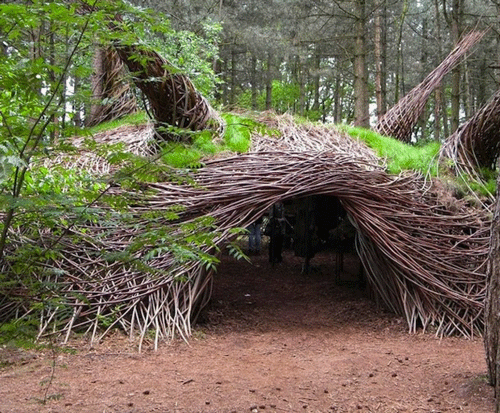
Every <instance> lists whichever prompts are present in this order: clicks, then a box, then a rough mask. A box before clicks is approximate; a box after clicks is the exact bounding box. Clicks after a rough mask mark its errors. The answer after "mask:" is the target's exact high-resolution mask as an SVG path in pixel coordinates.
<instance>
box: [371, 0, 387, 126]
mask: <svg viewBox="0 0 500 413" xmlns="http://www.w3.org/2000/svg"><path fill="white" fill-rule="evenodd" d="M385 12H386V5H385V0H377V4H376V14H375V29H374V30H375V47H374V52H375V96H376V102H377V117H378V120H380V119H381V118H382V116H384V114H385V112H387V100H386V84H385V82H386V73H385V58H386V54H385V51H386V47H387V44H386V40H387V39H386V36H385V30H384V27H385V24H384V23H385V22H383V20H385V16H386V13H385Z"/></svg>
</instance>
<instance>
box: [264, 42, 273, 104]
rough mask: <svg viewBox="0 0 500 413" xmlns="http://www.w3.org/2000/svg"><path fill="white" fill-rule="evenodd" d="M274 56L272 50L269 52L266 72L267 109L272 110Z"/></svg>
mask: <svg viewBox="0 0 500 413" xmlns="http://www.w3.org/2000/svg"><path fill="white" fill-rule="evenodd" d="M272 63H273V56H272V54H271V52H269V53H268V54H267V72H266V110H270V109H271V108H272V104H273V71H272Z"/></svg>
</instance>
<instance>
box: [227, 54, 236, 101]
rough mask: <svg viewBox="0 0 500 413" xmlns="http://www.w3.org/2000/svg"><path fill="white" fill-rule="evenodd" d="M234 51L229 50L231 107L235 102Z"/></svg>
mask: <svg viewBox="0 0 500 413" xmlns="http://www.w3.org/2000/svg"><path fill="white" fill-rule="evenodd" d="M236 62H237V58H236V50H235V49H234V47H233V48H232V49H231V87H230V88H229V106H233V105H234V104H235V101H236V84H237V81H236V64H237V63H236Z"/></svg>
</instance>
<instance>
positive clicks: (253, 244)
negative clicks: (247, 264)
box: [247, 217, 262, 255]
mask: <svg viewBox="0 0 500 413" xmlns="http://www.w3.org/2000/svg"><path fill="white" fill-rule="evenodd" d="M261 225H262V217H261V218H259V219H257V220H256V221H254V222H252V223H251V224H250V225H249V226H248V228H247V229H248V254H249V255H259V254H260V242H261V233H260V227H261Z"/></svg>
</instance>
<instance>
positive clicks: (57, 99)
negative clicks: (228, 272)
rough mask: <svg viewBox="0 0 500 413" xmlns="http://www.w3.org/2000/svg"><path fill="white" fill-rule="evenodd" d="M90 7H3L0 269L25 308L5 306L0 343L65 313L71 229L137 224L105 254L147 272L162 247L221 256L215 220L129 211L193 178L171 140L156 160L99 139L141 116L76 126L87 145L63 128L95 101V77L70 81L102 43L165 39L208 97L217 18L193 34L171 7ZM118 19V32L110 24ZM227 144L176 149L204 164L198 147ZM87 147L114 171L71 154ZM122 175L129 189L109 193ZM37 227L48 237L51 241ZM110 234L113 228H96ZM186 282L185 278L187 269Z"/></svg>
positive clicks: (42, 0) (198, 139)
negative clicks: (165, 11) (74, 162)
mask: <svg viewBox="0 0 500 413" xmlns="http://www.w3.org/2000/svg"><path fill="white" fill-rule="evenodd" d="M82 6H83V3H71V2H55V1H50V0H49V1H46V0H34V1H31V2H24V3H18V2H15V3H13V2H11V3H7V4H0V42H1V44H2V46H5V49H4V48H1V49H0V56H1V59H0V220H1V222H0V266H1V268H2V269H5V268H8V269H9V271H8V272H0V303H2V305H3V304H4V303H6V302H9V303H12V305H13V307H14V308H15V307H16V306H17V305H19V307H22V308H23V309H25V310H26V311H27V312H28V314H29V315H27V316H25V318H22V319H18V318H15V313H14V312H12V313H8V314H7V313H2V314H0V344H6V343H12V344H14V345H16V346H25V345H27V343H31V342H33V340H34V339H35V338H36V336H37V332H38V331H39V328H40V325H39V323H40V319H41V318H40V315H41V314H52V313H53V314H55V316H54V317H53V318H51V320H52V322H53V324H54V326H57V325H58V323H60V324H61V325H64V324H65V323H67V322H68V320H69V319H70V317H71V316H72V309H71V308H70V307H69V306H67V303H66V298H67V297H64V296H63V295H62V294H61V293H60V287H61V284H60V282H61V281H64V280H65V277H66V275H67V274H65V273H64V272H63V271H61V270H58V269H57V266H54V265H53V264H54V263H55V262H56V261H57V260H58V259H60V257H61V254H63V253H64V251H62V248H61V246H60V245H59V244H58V241H59V240H61V239H62V238H63V237H65V238H67V239H68V240H69V241H70V242H73V243H80V242H84V241H86V226H88V225H89V224H90V225H92V224H95V223H99V224H100V225H102V226H103V227H106V229H107V230H108V231H112V230H113V229H121V228H124V227H127V226H137V225H138V224H137V222H139V221H140V222H141V224H140V225H141V229H142V230H143V231H142V232H141V233H140V235H139V236H138V237H137V238H136V239H135V240H133V241H132V242H131V243H130V245H129V246H128V248H127V249H126V250H125V251H123V252H120V253H114V254H109V255H108V256H106V258H107V259H109V260H113V261H121V262H126V263H128V264H130V265H131V266H133V267H135V268H138V269H141V270H144V271H146V272H149V273H157V272H158V270H156V269H155V268H154V265H153V264H154V261H155V259H156V258H157V257H160V256H162V254H164V253H166V252H168V253H172V254H173V258H174V262H175V263H184V262H187V261H189V260H193V259H194V260H200V261H201V262H202V263H203V265H204V266H205V267H206V268H213V266H214V265H216V264H217V260H216V258H215V257H213V256H212V254H209V253H207V252H206V251H207V250H213V251H216V248H215V245H214V241H213V240H214V237H215V236H216V235H217V233H216V231H215V230H214V228H213V222H212V221H211V220H210V219H206V220H195V221H193V222H192V223H190V224H189V225H180V226H179V225H176V224H175V222H174V221H175V220H177V219H178V217H179V213H180V211H181V209H180V208H172V209H171V210H169V211H164V212H163V213H162V214H161V216H158V215H157V214H154V213H149V214H148V213H145V214H144V215H143V216H139V217H138V216H132V215H131V214H130V213H129V212H128V205H129V204H131V203H132V202H133V203H138V202H140V198H141V194H143V193H144V190H145V189H144V185H143V184H144V183H145V182H155V181H175V182H187V180H186V178H185V177H184V176H183V174H182V171H180V170H177V171H176V170H174V169H173V168H172V166H171V165H170V164H169V162H170V161H169V160H168V159H167V158H168V154H169V152H170V151H171V148H169V147H168V145H167V146H166V147H165V148H162V151H163V152H160V154H159V156H158V157H157V159H153V160H152V159H146V158H143V157H140V156H137V155H134V154H131V153H128V152H127V151H126V148H125V145H123V144H117V145H99V144H97V143H96V142H95V141H93V139H92V138H91V135H92V133H97V132H99V131H102V130H106V129H109V128H115V127H116V126H117V125H123V124H132V125H135V124H139V123H142V122H143V121H144V120H145V115H144V113H138V114H136V115H131V116H128V117H126V118H124V119H122V120H121V121H120V122H115V123H109V124H107V125H102V126H100V127H96V128H93V129H92V130H91V131H82V130H78V131H77V132H78V135H80V136H81V135H84V136H87V139H86V140H85V142H84V146H83V148H80V149H77V148H75V147H74V146H73V145H72V142H71V139H69V138H67V137H69V136H73V134H74V133H75V128H74V127H73V126H71V125H70V121H71V119H72V117H73V116H74V115H75V111H79V110H81V108H82V105H83V104H84V103H88V99H89V97H90V94H91V89H90V84H89V83H88V82H87V83H86V84H83V85H82V86H80V88H79V89H78V90H77V92H76V93H72V92H71V90H70V91H68V85H70V84H72V83H73V82H74V80H75V79H77V78H80V79H81V78H89V77H90V74H91V72H92V67H91V66H92V62H91V57H92V54H93V50H94V49H95V47H96V44H103V45H108V44H111V42H113V41H116V40H119V41H120V42H123V43H122V44H134V45H135V44H137V43H139V41H142V42H148V43H149V46H151V47H152V48H153V49H156V47H155V45H157V46H161V47H159V48H158V49H156V50H158V51H159V52H160V54H163V55H164V56H165V57H166V59H167V60H168V61H169V62H170V63H171V64H172V65H173V66H172V70H174V71H176V70H177V71H183V72H185V73H187V74H188V75H189V76H191V77H192V78H193V79H194V83H195V85H196V87H197V88H199V90H200V91H201V93H203V94H204V95H205V96H209V95H210V94H211V93H212V91H213V89H214V85H215V84H216V83H217V79H216V77H215V75H214V73H213V70H212V62H213V60H214V59H215V58H216V49H215V46H214V44H215V41H216V39H217V37H218V35H219V32H220V26H218V25H217V24H211V23H210V22H206V23H204V24H203V28H204V31H203V36H197V35H195V34H193V33H188V32H181V33H177V32H175V31H173V30H172V29H171V28H170V25H169V24H168V20H167V19H166V18H165V17H164V16H162V15H160V14H158V13H156V12H151V11H148V10H141V9H136V8H134V7H132V6H130V5H129V4H128V3H122V2H121V1H118V2H105V1H100V2H98V10H97V11H89V10H86V11H84V10H83V9H80V8H81V7H82ZM116 15H120V16H122V19H123V23H121V22H118V21H116V20H115V16H116ZM110 22H114V24H116V26H117V27H118V26H119V27H120V28H121V29H122V30H120V31H115V30H110ZM219 146H220V145H216V144H215V143H213V136H212V135H211V134H209V133H207V132H203V133H199V134H196V135H194V136H193V145H192V148H189V149H187V148H184V149H185V152H186V153H183V154H182V156H180V155H179V154H178V155H177V156H178V157H179V158H183V161H182V162H178V165H182V166H185V165H186V164H192V163H195V164H197V163H198V164H199V158H200V157H201V156H204V155H206V154H211V153H215V152H216V151H218V150H222V149H221V147H219ZM222 146H223V148H227V145H225V144H224V145H222ZM82 150H87V151H89V152H92V153H94V154H97V155H99V156H101V157H103V158H105V159H106V160H107V161H108V162H109V163H110V164H111V165H113V167H114V168H115V170H116V171H117V172H115V173H113V175H112V176H109V177H98V176H96V174H93V173H91V172H90V171H88V170H87V169H86V168H80V167H71V156H79V155H80V154H81V151H82ZM189 151H191V152H192V153H194V155H193V154H188V153H187V152H189ZM172 152H175V151H173V150H172ZM162 155H163V156H162ZM60 160H62V162H61V161H60ZM166 161H168V162H166ZM171 164H175V161H172V162H171ZM176 166H177V165H176ZM117 184H119V185H120V186H121V187H122V188H123V189H125V190H126V189H129V190H130V191H129V193H124V194H123V195H122V196H116V195H115V196H110V195H108V194H107V192H108V190H109V188H110V187H111V186H112V185H117ZM73 229H76V230H75V231H73ZM41 234H45V238H44V239H43V240H42V238H41V236H40V235H41ZM105 236H106V232H105V231H103V233H102V234H101V235H99V237H103V238H104V237H105ZM48 239H50V240H51V241H48ZM95 241H96V242H98V241H99V239H96V240H95ZM139 251H140V255H139V256H135V255H134V254H137V253H138V252H139ZM182 281H187V280H182V279H180V278H179V282H182ZM80 299H81V300H84V299H85V298H84V297H80ZM113 322H114V320H113V317H112V315H111V316H107V317H106V318H103V319H102V320H100V323H101V325H102V326H103V327H107V326H109V325H111V324H112V323H113Z"/></svg>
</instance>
